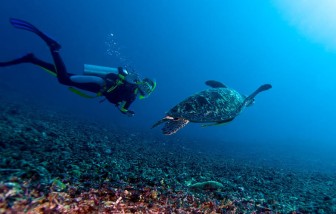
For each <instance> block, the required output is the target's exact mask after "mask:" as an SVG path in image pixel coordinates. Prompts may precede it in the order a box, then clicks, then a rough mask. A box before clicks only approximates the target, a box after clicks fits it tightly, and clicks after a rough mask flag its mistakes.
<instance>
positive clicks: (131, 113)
mask: <svg viewBox="0 0 336 214" xmlns="http://www.w3.org/2000/svg"><path fill="white" fill-rule="evenodd" d="M125 114H126V115H127V116H129V117H133V116H134V115H135V112H134V111H131V110H128V111H126V112H125Z"/></svg>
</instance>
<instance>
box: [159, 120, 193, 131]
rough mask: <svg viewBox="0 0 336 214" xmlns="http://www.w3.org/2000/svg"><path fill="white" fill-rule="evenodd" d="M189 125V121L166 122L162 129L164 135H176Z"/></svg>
mask: <svg viewBox="0 0 336 214" xmlns="http://www.w3.org/2000/svg"><path fill="white" fill-rule="evenodd" d="M188 123H189V120H186V119H183V118H179V119H177V120H168V121H166V123H165V125H164V127H163V128H162V133H163V134H164V135H172V134H175V133H176V132H177V131H178V130H180V129H182V128H183V127H185V126H186V125H187V124H188Z"/></svg>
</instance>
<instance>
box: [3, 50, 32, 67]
mask: <svg viewBox="0 0 336 214" xmlns="http://www.w3.org/2000/svg"><path fill="white" fill-rule="evenodd" d="M34 57H35V56H34V54H32V53H29V54H26V55H24V56H22V57H20V58H17V59H13V60H11V61H7V62H0V67H5V66H11V65H17V64H21V63H29V62H32V61H33V59H34Z"/></svg>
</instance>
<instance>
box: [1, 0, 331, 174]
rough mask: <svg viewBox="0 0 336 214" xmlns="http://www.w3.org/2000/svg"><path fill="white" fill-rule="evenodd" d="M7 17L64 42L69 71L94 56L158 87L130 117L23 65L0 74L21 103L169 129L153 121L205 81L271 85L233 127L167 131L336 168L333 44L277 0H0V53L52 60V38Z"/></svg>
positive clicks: (242, 86) (248, 87) (243, 87)
mask: <svg viewBox="0 0 336 214" xmlns="http://www.w3.org/2000/svg"><path fill="white" fill-rule="evenodd" d="M298 15H299V14H298ZM10 17H15V18H20V19H24V20H27V21H29V22H31V23H33V24H34V25H36V26H38V27H39V28H40V29H41V30H43V31H44V32H47V33H48V34H49V35H51V36H52V37H53V38H55V39H57V41H59V42H60V43H61V44H62V50H61V54H62V56H63V57H64V61H65V63H66V65H67V68H68V70H69V72H73V73H79V74H80V73H81V72H82V71H83V64H85V63H88V64H96V65H103V66H111V67H114V66H115V67H116V66H120V65H122V66H130V67H132V68H134V69H135V70H136V71H137V72H138V73H140V74H141V75H142V76H143V77H150V78H155V79H156V80H157V83H158V86H157V90H156V91H155V92H154V93H153V94H152V96H151V97H150V98H148V99H145V100H137V101H136V102H135V103H134V104H133V105H132V106H131V109H132V110H134V111H135V112H136V116H135V117H134V118H128V117H125V116H124V115H121V114H120V113H119V111H118V110H117V109H116V108H115V107H114V106H113V105H111V104H110V103H108V102H104V103H103V104H100V103H99V102H98V101H99V99H96V100H87V99H84V98H82V97H79V96H77V95H75V94H73V93H71V92H69V91H68V90H67V87H65V86H62V85H60V84H59V83H58V82H57V81H56V79H55V78H54V77H52V76H50V75H48V74H47V73H46V72H44V71H41V69H39V68H37V67H34V66H32V65H19V66H15V67H10V68H5V69H4V68H2V69H1V70H0V82H1V84H2V87H4V88H6V90H8V93H5V94H6V95H11V94H12V93H13V91H14V92H15V93H14V94H15V96H16V95H17V97H15V96H14V95H13V96H14V97H11V98H12V99H17V100H18V101H21V100H22V101H25V102H33V103H39V104H40V105H41V107H43V108H51V109H55V110H59V111H67V112H70V113H73V114H76V115H80V116H83V117H89V118H91V119H92V120H94V121H97V122H102V123H106V124H113V125H115V126H120V127H121V128H126V127H127V128H131V129H134V130H139V129H140V130H143V132H144V133H151V134H152V133H154V134H158V135H160V129H150V127H151V125H152V124H153V123H154V122H156V121H157V120H159V119H160V118H161V117H163V116H164V113H165V112H166V111H168V110H169V109H170V108H171V107H173V106H174V105H175V104H177V103H178V102H180V101H181V100H183V99H184V98H185V97H187V96H189V95H191V94H193V93H196V92H198V91H200V90H203V89H206V88H207V86H206V85H205V84H204V82H205V81H206V80H208V79H214V80H218V81H221V82H223V83H224V84H226V85H228V86H229V87H232V88H234V89H236V90H238V91H239V92H241V93H243V94H246V95H248V94H250V93H252V92H253V91H254V90H255V89H256V88H257V87H259V86H260V85H261V84H264V83H270V84H272V85H273V88H272V89H271V90H269V91H266V92H263V93H261V94H260V95H258V97H257V98H256V103H255V104H254V106H252V107H250V108H247V109H246V110H245V111H244V112H243V113H242V114H241V115H240V116H238V117H237V118H236V119H235V120H234V121H233V122H232V123H230V124H227V125H225V126H218V127H208V128H201V127H200V126H199V125H198V124H190V125H188V126H187V127H185V128H184V129H183V130H181V131H180V132H178V133H177V134H176V135H175V136H171V137H170V138H171V139H172V141H175V140H176V139H177V138H182V139H184V140H197V141H198V142H201V143H200V145H199V146H200V147H201V149H211V148H216V149H218V148H221V149H223V150H225V148H226V147H228V145H229V146H230V147H231V146H232V147H235V149H232V148H231V149H232V150H233V151H239V152H238V153H237V154H241V155H243V156H245V157H251V158H252V159H253V158H256V157H258V158H260V157H263V158H266V161H267V160H269V159H272V158H277V159H281V158H283V159H284V161H286V162H288V163H289V164H288V165H291V164H292V165H297V166H298V167H302V165H301V163H307V164H306V165H304V167H307V168H309V167H312V166H313V167H315V169H316V170H318V169H320V168H326V169H327V170H330V171H332V170H334V169H335V167H336V165H335V163H336V159H334V158H333V153H334V151H335V150H336V148H335V145H334V143H335V142H336V135H335V133H334V127H335V125H334V122H335V121H336V114H335V113H334V111H335V109H336V102H335V99H334V96H335V92H336V87H335V81H336V75H335V70H336V50H333V49H332V48H328V47H327V46H326V45H325V44H323V43H322V42H321V43H320V42H318V41H314V40H313V39H311V37H309V36H307V35H306V34H305V33H303V32H302V31H300V29H299V28H297V27H296V26H295V25H294V24H293V23H291V22H290V21H289V19H288V18H286V16H285V12H284V11H282V10H281V7H279V6H278V5H277V3H276V1H262V0H255V1H244V2H242V1H220V0H213V1H195V0H188V1H179V0H171V1H164V0H162V1H157V0H148V1H122V0H116V1H107V0H101V1H88V0H83V1H56V0H50V1H38V0H30V1H19V0H12V1H6V2H5V3H4V2H2V3H1V13H0V26H1V27H0V34H1V40H0V47H1V50H0V61H4V60H9V59H12V58H15V57H17V56H21V55H23V54H24V53H27V52H34V53H35V54H36V55H37V56H39V57H41V58H43V59H45V60H51V57H50V54H49V51H48V49H47V47H46V45H45V44H44V43H43V42H42V41H41V40H40V39H39V38H38V37H37V36H35V35H33V34H32V33H29V32H24V31H22V30H17V29H14V28H13V27H12V26H10V24H9V22H8V19H9V18H10ZM114 43H115V44H114ZM202 143H203V144H202ZM298 160H299V161H301V162H300V163H298ZM321 166H323V167H321Z"/></svg>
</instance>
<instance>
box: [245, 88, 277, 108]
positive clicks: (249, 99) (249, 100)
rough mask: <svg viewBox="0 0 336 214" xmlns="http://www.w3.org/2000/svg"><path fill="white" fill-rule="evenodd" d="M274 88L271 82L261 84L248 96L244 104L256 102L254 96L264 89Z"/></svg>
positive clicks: (248, 104)
mask: <svg viewBox="0 0 336 214" xmlns="http://www.w3.org/2000/svg"><path fill="white" fill-rule="evenodd" d="M271 88H272V85H271V84H264V85H262V86H260V87H259V88H258V89H257V90H256V91H255V92H253V93H252V94H251V95H250V96H248V97H247V98H246V99H245V101H244V106H250V105H252V104H253V102H254V98H255V97H256V96H257V95H258V94H259V93H260V92H263V91H267V90H269V89H271Z"/></svg>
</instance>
